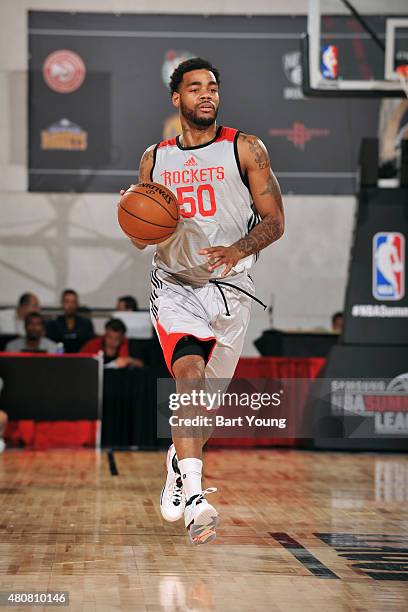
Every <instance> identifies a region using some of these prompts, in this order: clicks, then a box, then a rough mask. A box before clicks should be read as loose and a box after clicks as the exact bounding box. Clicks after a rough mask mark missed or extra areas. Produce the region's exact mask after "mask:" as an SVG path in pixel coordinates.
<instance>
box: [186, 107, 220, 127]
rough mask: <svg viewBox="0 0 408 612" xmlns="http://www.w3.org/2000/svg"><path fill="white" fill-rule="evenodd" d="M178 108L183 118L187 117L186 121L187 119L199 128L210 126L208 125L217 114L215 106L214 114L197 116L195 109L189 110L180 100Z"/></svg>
mask: <svg viewBox="0 0 408 612" xmlns="http://www.w3.org/2000/svg"><path fill="white" fill-rule="evenodd" d="M180 110H181V114H182V115H183V117H184V118H185V119H187V121H189V122H190V123H194V125H196V126H197V127H199V128H206V127H210V125H213V124H214V123H215V120H216V119H217V115H218V108H216V109H215V112H214V114H213V115H211V117H199V116H198V113H197V111H196V110H191V109H189V108H187V107H186V106H184V104H183V103H182V102H181V104H180Z"/></svg>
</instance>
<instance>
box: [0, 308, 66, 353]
mask: <svg viewBox="0 0 408 612" xmlns="http://www.w3.org/2000/svg"><path fill="white" fill-rule="evenodd" d="M25 332H26V333H25V336H24V337H22V338H16V339H15V340H11V342H8V343H7V344H6V351H9V352H10V353H22V352H30V353H38V352H41V353H56V352H57V349H58V346H57V344H55V342H53V341H52V340H49V339H48V338H45V323H44V319H43V316H42V315H41V314H40V313H39V312H30V314H28V315H27V316H26V319H25Z"/></svg>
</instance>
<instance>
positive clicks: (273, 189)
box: [259, 173, 283, 212]
mask: <svg viewBox="0 0 408 612" xmlns="http://www.w3.org/2000/svg"><path fill="white" fill-rule="evenodd" d="M268 194H270V195H271V196H272V197H273V199H274V200H275V202H276V203H277V205H278V207H279V210H280V211H281V212H283V205H282V194H281V190H280V187H279V183H278V181H277V180H276V177H275V175H274V174H273V173H272V174H271V176H270V177H269V178H268V180H267V182H266V186H265V189H264V190H263V191H262V192H261V193H260V194H259V195H261V196H263V195H268Z"/></svg>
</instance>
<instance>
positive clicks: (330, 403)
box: [315, 187, 408, 450]
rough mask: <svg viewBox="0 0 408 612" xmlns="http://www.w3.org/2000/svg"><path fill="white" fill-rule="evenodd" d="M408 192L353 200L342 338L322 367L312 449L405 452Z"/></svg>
mask: <svg viewBox="0 0 408 612" xmlns="http://www.w3.org/2000/svg"><path fill="white" fill-rule="evenodd" d="M407 237H408V189H407V188H387V189H384V188H377V187H375V188H374V187H373V188H365V189H362V190H361V191H360V193H359V195H358V211H357V216H356V227H355V234H354V244H353V248H352V252H351V258H350V265H349V281H348V287H347V295H346V306H345V319H344V331H343V336H342V339H341V343H340V344H339V345H338V346H335V347H334V348H333V349H332V350H331V352H330V354H329V356H328V360H327V366H326V368H325V371H324V375H323V376H324V379H322V381H321V382H319V383H317V384H318V385H319V386H320V388H319V390H318V396H319V397H320V401H319V403H318V406H317V417H316V422H315V445H316V446H322V447H326V448H345V449H347V448H350V449H351V448H359V449H367V450H368V449H372V450H375V449H390V450H406V448H407V447H408V295H407V291H406V281H407V279H406V270H407V263H408V262H407V250H406V240H407Z"/></svg>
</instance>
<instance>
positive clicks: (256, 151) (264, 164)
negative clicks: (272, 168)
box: [240, 134, 269, 170]
mask: <svg viewBox="0 0 408 612" xmlns="http://www.w3.org/2000/svg"><path fill="white" fill-rule="evenodd" d="M240 136H241V138H242V140H245V141H246V142H247V143H248V146H249V151H250V153H251V155H252V157H253V158H254V161H255V163H256V165H257V166H258V168H259V170H265V168H268V167H269V158H268V155H267V154H266V153H265V151H264V150H263V148H262V147H261V145H260V144H259V140H258V139H257V138H256V136H248V134H240Z"/></svg>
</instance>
